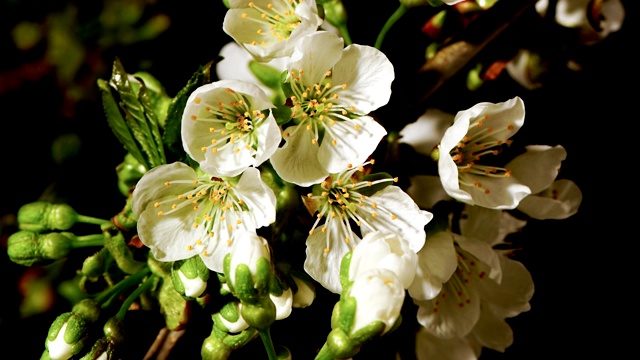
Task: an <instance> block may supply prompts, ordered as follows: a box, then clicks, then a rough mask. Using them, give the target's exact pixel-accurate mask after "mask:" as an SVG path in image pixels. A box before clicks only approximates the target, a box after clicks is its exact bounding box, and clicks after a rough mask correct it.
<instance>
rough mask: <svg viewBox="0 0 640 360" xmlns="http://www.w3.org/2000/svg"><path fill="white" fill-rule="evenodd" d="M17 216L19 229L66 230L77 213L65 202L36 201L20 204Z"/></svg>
mask: <svg viewBox="0 0 640 360" xmlns="http://www.w3.org/2000/svg"><path fill="white" fill-rule="evenodd" d="M17 218H18V227H19V228H20V230H29V231H33V232H42V231H47V230H68V229H70V228H71V227H72V226H73V225H74V224H75V223H76V221H77V220H78V213H76V211H75V210H73V208H71V206H69V205H67V204H52V203H50V202H47V201H36V202H32V203H29V204H25V205H22V207H20V209H19V210H18V215H17Z"/></svg>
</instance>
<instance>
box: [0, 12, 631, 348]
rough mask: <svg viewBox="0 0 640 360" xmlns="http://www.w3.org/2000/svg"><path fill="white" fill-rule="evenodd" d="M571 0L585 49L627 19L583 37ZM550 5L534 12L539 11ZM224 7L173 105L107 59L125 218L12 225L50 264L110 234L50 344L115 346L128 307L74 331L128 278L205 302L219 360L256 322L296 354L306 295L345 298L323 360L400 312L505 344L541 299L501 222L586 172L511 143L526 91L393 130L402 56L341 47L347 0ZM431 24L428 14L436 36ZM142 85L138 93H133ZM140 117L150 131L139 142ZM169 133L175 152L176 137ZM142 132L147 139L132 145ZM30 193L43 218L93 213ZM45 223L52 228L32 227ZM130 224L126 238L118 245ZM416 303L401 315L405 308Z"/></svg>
mask: <svg viewBox="0 0 640 360" xmlns="http://www.w3.org/2000/svg"><path fill="white" fill-rule="evenodd" d="M494 3H495V1H493V2H491V1H488V2H487V1H466V0H452V1H446V0H442V1H440V0H424V1H415V0H414V1H409V0H407V1H402V0H401V1H400V9H401V10H402V11H411V10H412V9H413V8H415V7H421V6H431V7H434V8H435V7H440V6H442V7H443V8H446V9H447V10H450V9H457V10H456V11H463V10H462V9H464V6H472V5H473V6H475V7H476V10H478V9H480V10H488V9H490V8H491V6H493V4H494ZM554 3H555V2H554ZM577 3H578V2H573V3H571V5H569V2H565V1H558V2H557V6H558V9H557V10H556V11H555V14H556V16H557V17H558V22H559V23H561V24H564V25H566V26H568V27H570V26H580V27H582V29H584V30H583V31H582V32H581V34H583V35H584V36H583V37H582V39H584V40H585V41H586V42H587V43H588V42H590V41H591V42H592V41H596V39H603V38H604V37H606V35H607V34H608V32H611V31H616V30H617V28H619V23H620V22H621V18H620V13H621V10H620V7H619V6H618V5H619V4H618V3H617V2H616V1H613V0H610V1H606V0H604V1H603V4H601V7H600V8H598V9H596V10H600V11H602V12H603V13H604V12H609V11H613V12H614V13H615V14H616V15H615V16H614V20H613V24H612V23H611V22H603V23H602V24H601V27H599V28H598V29H597V31H592V32H587V31H586V28H587V26H588V25H590V26H591V25H592V22H589V21H585V19H584V16H586V15H585V14H587V12H586V10H585V9H587V8H588V7H589V6H593V4H591V3H589V2H587V1H585V2H584V4H582V3H581V4H579V5H578V4H577ZM547 6H548V4H547V1H544V0H541V1H539V2H538V3H537V4H536V10H537V11H539V12H540V13H541V15H544V13H545V11H547V10H546V7H547ZM574 6H575V7H574ZM227 7H228V9H227V12H226V15H225V17H224V22H223V24H222V29H223V31H224V33H225V34H227V35H228V36H229V37H230V38H231V40H230V42H229V43H228V44H227V45H225V46H224V47H222V48H221V50H220V61H218V62H217V63H215V64H214V65H211V64H210V65H209V66H210V68H209V70H210V71H211V73H215V77H214V79H213V80H210V79H204V80H203V79H202V78H197V76H194V79H196V78H197V79H196V80H197V81H194V82H190V83H189V85H188V86H187V87H185V92H183V93H181V94H180V96H181V97H178V96H176V99H179V100H180V101H173V102H171V104H170V105H169V108H168V111H167V108H166V106H167V105H166V102H165V103H163V102H159V101H158V102H154V103H153V104H152V102H153V101H149V102H148V103H147V101H148V99H149V98H151V99H153V96H156V97H162V96H163V94H162V93H161V91H156V90H154V88H153V86H152V85H153V84H152V83H153V81H154V79H153V78H151V77H146V76H147V75H145V74H133V75H132V74H127V73H125V72H124V71H123V69H122V68H121V67H120V65H119V64H118V63H117V66H114V76H113V78H112V79H111V80H110V81H109V82H106V81H105V82H102V83H100V84H101V89H102V90H103V94H104V96H105V100H104V106H105V113H106V114H107V117H109V118H110V119H111V120H110V121H111V123H110V125H111V126H112V129H113V130H114V133H115V134H116V136H117V137H118V139H119V140H120V141H121V142H122V143H123V145H125V148H126V149H127V150H128V154H127V156H128V157H127V160H126V162H125V163H123V164H122V165H121V167H119V169H118V171H119V174H118V175H119V177H120V183H119V186H121V188H122V191H123V194H125V195H126V196H127V206H126V209H128V212H123V213H121V214H119V216H116V217H114V219H112V220H111V221H110V222H100V221H97V222H94V223H99V224H100V225H101V227H102V230H103V234H101V235H100V238H99V239H97V240H96V241H98V242H97V243H96V242H92V241H93V240H83V239H77V238H74V237H73V236H72V235H70V233H62V234H64V236H62V237H53V236H49V235H48V234H46V231H48V230H52V229H53V230H63V231H66V230H68V229H69V228H70V227H71V226H72V224H68V225H67V224H64V225H60V226H58V227H56V225H55V224H57V222H56V221H57V220H56V217H55V216H53V215H51V216H49V217H47V219H46V221H44V220H42V219H33V218H30V217H28V216H27V215H24V214H26V213H27V210H29V211H30V212H29V214H31V213H33V212H34V211H35V210H30V209H26V208H25V211H24V213H23V216H22V217H21V218H20V219H19V220H20V221H21V232H20V233H18V234H17V235H14V236H12V239H11V240H10V243H11V244H10V245H11V246H10V247H9V249H10V256H11V257H12V259H13V260H14V261H16V262H22V263H24V264H27V263H28V264H33V263H37V262H38V261H48V260H55V259H57V258H60V257H64V256H66V255H67V254H68V253H69V252H70V250H69V249H71V248H73V247H80V246H85V245H86V246H93V245H95V244H104V246H105V248H106V249H107V250H108V252H109V255H108V256H109V258H110V259H111V258H113V259H115V261H116V263H117V266H118V267H119V269H120V270H122V273H121V274H120V275H122V276H121V277H122V278H123V282H122V283H121V284H125V285H116V286H111V287H108V288H107V289H106V290H105V292H103V293H101V294H100V295H98V296H96V297H90V301H87V302H84V303H81V305H76V306H75V307H74V309H73V311H72V312H70V313H67V314H64V316H62V317H60V318H58V319H57V320H56V322H55V323H54V324H53V325H52V327H51V330H50V331H49V335H48V337H47V340H46V343H45V352H44V354H43V358H49V359H55V360H58V359H68V358H71V357H72V356H83V357H82V358H83V359H95V358H101V359H102V358H103V357H101V354H107V355H106V358H111V356H112V355H113V354H116V353H117V346H118V345H119V344H120V343H121V341H122V339H121V338H120V337H118V336H116V335H117V332H118V331H117V330H113V329H112V328H114V329H117V328H118V326H119V323H120V322H121V321H122V317H123V316H124V315H123V314H124V313H123V312H118V315H116V316H114V317H113V318H111V319H115V320H113V322H108V323H107V325H109V326H106V325H105V328H104V329H105V330H104V337H103V338H101V339H100V340H99V341H97V342H96V343H95V345H93V346H91V344H89V343H88V340H87V339H88V338H89V337H86V336H84V334H85V329H86V328H89V327H91V326H92V324H95V323H97V322H99V316H97V315H96V313H99V312H101V311H102V312H103V313H104V312H105V310H104V309H105V308H106V307H107V306H108V305H110V304H111V303H112V301H114V300H113V299H114V298H116V297H115V296H114V294H116V293H117V292H118V291H125V290H124V289H133V288H136V289H137V290H135V291H133V293H134V294H135V296H133V295H132V297H131V298H130V299H131V301H128V300H127V301H125V302H124V304H126V305H127V306H129V305H131V302H132V301H135V300H136V297H137V296H140V293H142V292H149V293H150V294H153V296H154V297H156V298H157V299H158V302H159V304H160V307H161V309H162V313H163V314H164V315H165V317H166V319H167V327H169V328H170V329H172V330H181V329H184V328H185V326H186V324H187V323H188V322H189V313H190V311H189V310H187V307H188V306H187V305H185V304H198V306H201V307H202V308H203V309H205V310H206V311H209V313H210V315H211V318H212V323H213V324H212V331H211V335H209V336H208V337H206V338H205V340H204V341H203V343H202V348H201V356H202V358H203V359H226V358H228V357H230V356H231V354H232V353H233V352H234V351H236V350H238V349H240V348H241V347H243V346H245V345H246V344H248V343H249V342H251V341H252V340H253V339H255V338H256V337H258V336H259V337H260V338H261V339H262V341H263V343H264V346H265V349H266V352H267V355H268V357H269V359H271V360H273V359H276V358H277V359H284V358H296V354H295V353H294V352H290V351H289V350H288V349H287V348H286V346H284V345H279V346H277V347H276V346H275V345H274V344H273V343H272V340H271V338H270V333H269V329H270V327H271V325H272V324H273V323H274V322H275V321H281V320H284V319H287V318H288V317H289V316H290V314H291V313H292V312H293V311H296V310H295V309H297V308H306V307H310V306H312V305H313V303H314V301H315V300H316V294H317V292H319V291H327V292H329V293H330V294H332V295H334V296H335V299H336V303H335V306H334V308H333V313H332V314H330V315H328V316H327V322H328V323H329V322H330V324H331V330H330V331H329V333H328V334H327V335H326V342H325V343H324V345H323V344H317V346H318V348H319V349H320V350H319V351H318V352H317V354H316V355H315V356H316V357H315V358H316V359H318V360H323V359H348V358H353V357H354V356H357V354H358V353H359V351H360V349H361V348H362V347H363V346H367V343H368V342H370V341H372V340H374V339H376V338H379V337H382V336H385V335H386V334H388V333H391V332H393V331H395V330H396V329H397V328H398V327H400V326H402V325H403V323H415V324H416V329H418V330H417V331H416V333H415V344H416V347H415V354H416V358H417V359H421V360H422V359H434V358H437V359H462V358H465V359H469V358H478V357H479V356H480V354H481V352H482V349H483V348H489V349H492V350H496V351H505V350H506V349H507V348H508V347H509V346H510V345H511V344H512V342H513V337H514V334H513V333H512V330H511V328H510V326H509V325H508V323H507V321H506V319H508V318H511V317H514V316H517V315H519V314H520V313H522V312H526V311H528V310H529V309H530V303H529V301H530V300H531V298H532V296H533V293H534V283H533V278H532V276H531V275H530V273H529V272H528V271H527V269H526V268H525V266H524V264H523V263H521V262H519V261H517V260H515V259H514V258H513V257H512V256H511V255H512V252H513V250H514V249H513V248H512V247H511V244H510V243H509V241H508V237H509V235H510V234H512V233H515V232H518V231H520V230H522V229H523V228H524V227H525V225H526V224H527V220H529V219H536V220H546V219H556V220H560V219H566V218H568V217H570V216H572V215H574V214H575V213H576V212H577V211H578V209H579V207H580V204H581V201H582V193H581V191H580V189H579V188H578V186H577V185H576V184H575V183H574V182H573V181H571V180H569V179H566V178H563V177H561V176H560V174H561V171H560V170H561V165H562V162H563V161H565V160H566V159H567V157H568V154H567V151H566V150H565V148H564V147H563V146H562V145H558V144H551V145H546V144H538V143H533V144H525V145H524V146H522V147H521V148H520V150H518V149H517V148H516V147H515V146H513V143H514V138H516V134H518V133H519V132H520V131H525V130H526V127H525V126H524V125H525V119H526V111H525V103H524V101H523V99H522V98H521V97H520V96H517V95H516V96H513V97H511V98H509V99H504V101H502V102H496V103H492V102H480V103H477V104H475V105H473V106H471V107H469V108H467V109H460V110H459V111H457V112H456V113H448V112H446V111H442V110H439V109H436V108H429V109H426V110H425V111H424V113H423V114H422V115H421V116H420V117H418V118H417V119H411V121H409V122H408V123H407V124H406V125H404V126H403V127H402V129H401V130H400V131H397V132H391V131H389V129H388V128H387V127H386V126H385V124H384V123H383V122H381V121H380V119H379V118H378V117H377V114H376V111H377V110H379V109H381V108H383V107H385V106H387V105H388V104H389V102H390V99H391V98H392V95H393V94H392V84H393V82H394V81H395V80H396V69H395V68H394V64H393V63H392V61H391V60H390V58H389V57H388V56H387V55H386V54H385V53H384V52H383V51H382V50H380V46H370V45H364V44H357V43H352V42H351V40H350V37H349V36H348V31H347V30H346V23H347V20H346V19H347V18H346V14H345V13H344V12H345V9H344V6H343V4H342V3H341V2H340V1H339V0H322V1H321V0H253V1H247V0H229V1H228V4H227ZM596 10H594V9H591V11H592V12H593V11H596ZM443 11H444V10H443ZM622 13H623V12H622ZM578 14H582V15H584V16H583V17H580V16H579V15H578ZM563 16H565V17H563ZM566 18H571V19H573V21H571V22H565V21H564V19H566ZM567 21H568V20H567ZM437 25H438V24H437V19H435V18H434V19H432V22H431V24H430V27H429V31H433V29H434V26H437ZM522 56H523V53H519V54H518V55H517V56H516V57H514V58H513V59H512V60H511V61H510V62H508V64H505V66H504V69H506V70H505V71H507V72H508V73H509V74H511V75H512V77H513V79H514V80H515V81H517V82H519V83H520V84H521V85H522V86H523V87H525V88H531V87H532V85H531V84H532V82H533V81H534V80H535V81H538V80H539V79H537V78H536V79H533V78H532V77H526V76H524V75H523V74H528V75H531V74H532V72H531V66H539V65H540V63H535V64H533V63H531V62H530V61H529V62H527V61H525V60H523V58H522ZM116 72H117V74H116ZM199 74H202V73H199ZM192 80H193V79H192ZM476 85H478V84H477V83H476ZM113 93H117V94H118V100H119V102H118V105H119V107H118V106H116V105H115V104H116V102H117V100H114V96H113ZM134 93H135V96H134V95H131V94H134ZM165 97H166V96H165ZM134 98H136V99H137V101H139V103H140V106H139V107H134V106H131V105H130V103H131V101H133V100H132V99H134ZM154 101H155V100H154ZM158 104H160V105H158ZM154 106H156V110H157V109H158V108H157V107H158V106H162V107H163V109H164V112H163V113H164V114H165V115H166V114H169V115H166V118H163V119H156V120H158V121H155V122H153V121H152V124H151V126H148V127H147V129H143V128H140V127H135V128H134V126H133V125H131V122H128V123H126V124H127V125H124V126H120V127H118V126H117V124H116V122H115V120H113V119H116V118H117V119H127V121H129V120H131V119H138V118H144V117H145V116H146V118H147V119H151V120H153V116H154V115H150V114H153V111H150V110H147V109H151V108H153V107H154ZM140 108H142V109H145V110H144V111H146V113H144V114H141V113H138V112H137V111H139V109H140ZM122 109H124V111H123V113H125V115H124V116H120V111H121V110H122ZM156 112H157V113H161V111H156ZM170 114H177V115H175V116H174V117H173V118H171V115H170ZM395 116H397V117H404V116H405V115H404V114H402V113H401V112H400V111H398V112H396V113H395ZM171 119H174V120H175V121H174V122H173V123H171ZM122 121H123V122H122V124H125V120H122ZM126 128H129V129H130V132H129V131H125V130H123V129H126ZM145 131H146V132H148V134H146V135H145V136H144V140H140V138H137V136H138V135H137V134H140V133H145ZM172 131H173V132H172ZM161 133H163V135H162V136H161V135H160V134H161ZM171 136H173V137H174V138H175V139H176V140H175V141H174V143H173V144H169V145H176V144H178V146H177V150H176V147H175V146H173V147H171V146H169V145H168V144H167V140H166V139H167V138H170V137H171ZM134 138H135V140H133V139H134ZM136 141H137V142H138V143H139V144H141V146H140V147H136V146H133V145H131V144H133V143H135V142H136ZM383 142H385V145H386V146H387V148H390V149H392V150H394V151H399V150H398V149H400V148H401V147H405V146H406V147H410V148H411V149H412V150H413V151H415V153H417V154H420V155H421V156H422V158H423V159H425V162H429V163H430V164H432V165H433V166H434V169H435V171H433V172H432V173H428V171H421V170H420V169H416V170H415V171H413V172H410V175H409V177H408V179H405V180H406V182H400V181H399V179H398V178H397V177H394V175H393V174H389V173H388V172H387V168H386V167H385V166H384V165H385V164H384V162H383V163H382V164H381V162H380V160H379V159H376V157H375V155H377V154H379V153H380V149H381V144H382V143H383ZM176 154H178V155H176ZM172 155H173V156H172ZM411 166H415V167H416V168H420V167H422V168H427V167H428V165H425V164H412V165H411ZM402 184H406V185H402ZM41 206H42V207H41V208H38V209H37V212H38V214H42V213H47V214H54V212H55V214H63V215H64V216H69V217H73V219H75V220H74V221H78V222H80V221H81V220H87V219H84V218H83V217H81V216H77V215H76V214H73V213H72V210H69V209H64V211H65V212H64V213H62V211H63V210H62V209H60V208H55V209H54V208H51V207H46V206H45V205H41ZM64 216H58V218H63V217H64ZM41 220H42V221H44V223H45V225H43V226H42V227H38V226H36V225H34V224H35V223H39V221H41ZM87 221H88V220H87ZM127 234H133V235H131V239H130V241H127V242H124V241H123V238H124V236H125V235H127ZM45 237H46V238H47V239H48V240H47V242H46V243H45V242H44V240H41V239H44V238H45ZM54 240H55V241H54ZM83 241H84V243H83ZM33 243H37V244H39V245H37V246H41V248H38V249H39V250H38V251H37V255H34V254H32V253H31V252H30V253H29V254H28V255H25V253H24V252H25V249H26V248H27V245H29V246H31V245H30V244H33ZM63 243H64V245H58V244H63ZM25 244H26V245H25ZM42 244H46V246H44V245H42ZM83 244H84V245H83ZM298 244H301V245H302V247H300V246H298ZM59 247H64V251H61V250H59ZM51 248H55V250H56V251H57V252H56V251H53V250H51ZM301 249H302V250H303V251H299V250H301ZM11 251H12V252H11ZM34 256H39V258H38V259H36V260H34ZM94 256H98V254H96V255H94ZM105 256H107V255H105ZM123 257H124V258H126V259H124V260H123ZM93 259H95V258H92V260H93ZM85 263H86V264H87V267H86V268H85V267H83V269H82V271H80V273H81V274H83V276H85V277H86V278H87V279H95V278H98V277H101V276H103V274H104V273H105V272H106V269H107V268H106V266H103V267H100V269H99V270H93V268H91V267H90V265H91V264H93V263H92V262H91V261H87V262H85ZM101 264H102V263H101ZM91 266H93V265H91ZM100 266H102V265H100ZM103 270H105V271H103ZM114 289H117V290H114ZM136 291H137V292H136ZM167 299H170V300H167ZM79 304H80V303H79ZM176 304H178V305H176ZM212 304H213V305H212ZM98 305H99V306H98ZM141 306H142V305H141ZM407 307H409V308H410V311H412V312H411V318H406V315H401V312H402V310H403V308H405V309H406V308H407ZM123 308H124V306H123ZM176 309H177V310H176ZM405 314H406V313H405ZM403 316H405V318H403ZM107 329H108V330H107ZM114 333H116V335H114ZM203 338H204V337H203ZM314 346H315V345H314ZM89 348H90V349H91V350H89ZM85 354H86V355H85ZM114 356H115V355H114Z"/></svg>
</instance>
